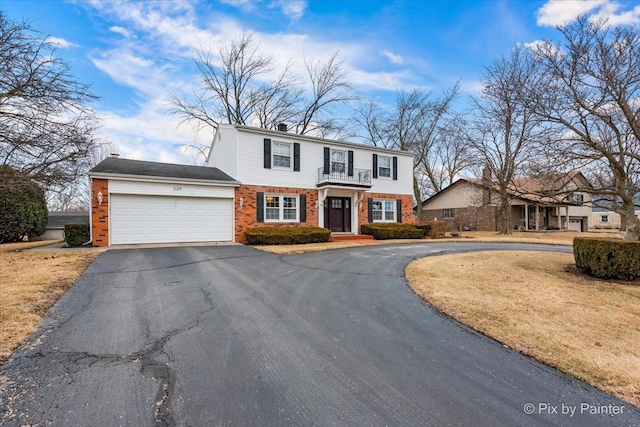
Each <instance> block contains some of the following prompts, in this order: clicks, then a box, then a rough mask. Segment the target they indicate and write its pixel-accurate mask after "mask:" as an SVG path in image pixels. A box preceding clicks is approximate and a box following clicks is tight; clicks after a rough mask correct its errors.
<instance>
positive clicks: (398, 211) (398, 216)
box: [396, 199, 402, 222]
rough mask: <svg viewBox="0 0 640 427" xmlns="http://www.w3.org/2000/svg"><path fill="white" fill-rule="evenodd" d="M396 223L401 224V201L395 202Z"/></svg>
mask: <svg viewBox="0 0 640 427" xmlns="http://www.w3.org/2000/svg"><path fill="white" fill-rule="evenodd" d="M396 222H402V200H401V199H398V200H396Z"/></svg>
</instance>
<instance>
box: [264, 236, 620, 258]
mask: <svg viewBox="0 0 640 427" xmlns="http://www.w3.org/2000/svg"><path fill="white" fill-rule="evenodd" d="M605 236H606V237H611V238H622V234H620V233H616V232H612V231H600V232H588V233H578V232H574V231H562V232H548V233H546V232H514V233H513V234H510V235H506V236H504V235H501V234H499V233H497V232H495V231H463V232H462V235H461V236H459V237H446V238H444V239H392V240H376V241H375V242H371V241H369V242H367V241H364V242H363V241H362V240H351V241H345V242H327V243H311V244H306V245H259V246H254V247H255V248H256V249H260V250H263V251H266V252H272V253H274V254H280V255H291V254H302V253H306V252H317V251H325V250H330V249H340V248H350V247H354V246H369V245H372V244H377V245H388V244H407V243H415V244H421V243H445V242H487V243H500V242H502V243H538V244H549V245H569V246H571V245H572V244H573V238H574V237H605Z"/></svg>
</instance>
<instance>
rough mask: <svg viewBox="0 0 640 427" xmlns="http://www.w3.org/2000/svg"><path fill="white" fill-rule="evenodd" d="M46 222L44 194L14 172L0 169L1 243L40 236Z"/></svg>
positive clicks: (1, 167) (33, 183) (7, 168)
mask: <svg viewBox="0 0 640 427" xmlns="http://www.w3.org/2000/svg"><path fill="white" fill-rule="evenodd" d="M48 219H49V213H48V211H47V201H46V200H45V197H44V191H42V190H41V189H40V187H38V185H37V184H36V183H35V182H33V181H31V180H30V179H29V178H27V177H26V176H25V175H23V174H22V173H20V172H18V171H16V170H15V169H12V168H10V167H8V166H0V242H15V241H19V240H22V239H23V238H24V237H26V236H29V237H34V236H39V235H41V234H43V233H44V231H45V229H46V227H47V221H48Z"/></svg>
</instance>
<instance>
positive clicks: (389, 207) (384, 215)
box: [371, 200, 396, 222]
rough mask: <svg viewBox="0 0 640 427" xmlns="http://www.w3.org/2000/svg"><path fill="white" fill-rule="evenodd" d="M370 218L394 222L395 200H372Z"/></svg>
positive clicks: (376, 220) (375, 220) (377, 220)
mask: <svg viewBox="0 0 640 427" xmlns="http://www.w3.org/2000/svg"><path fill="white" fill-rule="evenodd" d="M371 219H372V220H373V221H374V222H395V221H396V201H395V200H374V201H373V202H372V209H371Z"/></svg>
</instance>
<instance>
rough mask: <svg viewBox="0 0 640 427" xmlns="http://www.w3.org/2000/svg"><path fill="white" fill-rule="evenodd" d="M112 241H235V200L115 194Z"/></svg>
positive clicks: (128, 242)
mask: <svg viewBox="0 0 640 427" xmlns="http://www.w3.org/2000/svg"><path fill="white" fill-rule="evenodd" d="M109 216H110V219H111V229H110V233H109V234H110V236H111V244H112V245H124V244H136V243H178V242H214V241H231V240H233V200H232V199H212V198H202V197H166V196H140V195H131V194H112V195H111V199H110V215H109Z"/></svg>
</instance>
